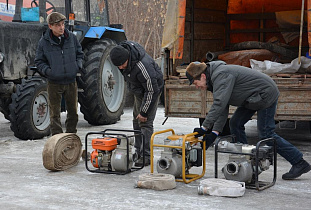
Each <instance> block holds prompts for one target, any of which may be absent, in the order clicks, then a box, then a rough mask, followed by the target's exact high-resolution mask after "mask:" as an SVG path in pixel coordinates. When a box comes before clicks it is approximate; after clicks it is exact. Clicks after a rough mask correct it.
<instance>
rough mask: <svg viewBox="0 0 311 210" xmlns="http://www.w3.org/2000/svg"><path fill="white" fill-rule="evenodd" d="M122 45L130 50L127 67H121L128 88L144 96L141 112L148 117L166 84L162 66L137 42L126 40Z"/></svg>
mask: <svg viewBox="0 0 311 210" xmlns="http://www.w3.org/2000/svg"><path fill="white" fill-rule="evenodd" d="M120 45H121V46H122V47H124V48H126V49H127V50H128V51H129V52H130V58H129V63H128V66H127V68H126V69H124V70H122V69H120V71H121V73H122V74H123V76H124V79H125V80H126V81H127V84H128V88H129V90H130V91H131V92H133V93H134V94H136V95H140V96H144V99H143V102H142V107H141V111H140V114H141V116H143V117H147V116H148V114H149V113H150V111H151V109H150V108H151V107H153V104H154V103H156V102H157V98H158V96H159V95H160V94H161V90H162V88H163V85H164V81H163V74H162V71H161V69H160V67H159V66H158V65H157V64H156V63H155V61H154V60H153V59H152V58H151V57H150V56H149V55H148V54H147V53H146V51H145V49H144V48H143V47H142V46H141V45H139V44H138V43H136V42H132V41H124V42H121V43H120Z"/></svg>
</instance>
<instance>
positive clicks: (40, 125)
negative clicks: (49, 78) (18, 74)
mask: <svg viewBox="0 0 311 210" xmlns="http://www.w3.org/2000/svg"><path fill="white" fill-rule="evenodd" d="M11 98H12V103H11V104H10V106H9V109H10V120H11V130H12V131H13V132H14V136H15V137H17V138H19V139H23V140H27V139H41V138H43V137H44V136H48V135H50V127H49V125H50V113H49V106H48V94H47V83H46V81H45V79H43V78H41V77H32V78H31V79H22V83H21V84H19V85H17V86H16V92H15V93H13V94H12V97H11Z"/></svg>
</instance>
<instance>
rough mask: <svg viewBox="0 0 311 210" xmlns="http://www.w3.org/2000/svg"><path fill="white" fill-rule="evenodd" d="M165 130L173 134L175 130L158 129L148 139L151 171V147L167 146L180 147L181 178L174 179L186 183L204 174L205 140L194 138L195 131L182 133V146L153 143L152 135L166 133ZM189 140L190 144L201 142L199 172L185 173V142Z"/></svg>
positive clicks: (151, 168) (151, 167)
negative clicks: (200, 170) (200, 171)
mask: <svg viewBox="0 0 311 210" xmlns="http://www.w3.org/2000/svg"><path fill="white" fill-rule="evenodd" d="M167 132H172V135H175V132H174V130H173V129H166V130H163V131H158V132H155V133H153V134H152V136H151V139H150V170H151V173H153V148H154V147H167V148H176V149H182V179H178V178H176V179H175V180H176V181H177V182H184V183H186V184H188V183H190V182H192V181H194V180H197V179H200V178H202V177H203V176H204V174H205V167H206V166H205V158H206V151H205V141H202V140H199V139H198V138H195V137H194V135H196V134H197V133H189V134H186V135H183V144H182V146H170V145H164V144H153V140H154V137H155V136H156V135H158V134H161V133H167ZM192 136H193V138H190V139H189V140H187V138H188V137H192ZM186 142H190V144H191V145H192V144H195V143H198V142H203V170H202V173H201V174H186V146H185V143H186Z"/></svg>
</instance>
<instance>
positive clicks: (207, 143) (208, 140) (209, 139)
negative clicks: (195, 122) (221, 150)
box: [202, 132, 218, 149]
mask: <svg viewBox="0 0 311 210" xmlns="http://www.w3.org/2000/svg"><path fill="white" fill-rule="evenodd" d="M217 136H218V135H217V134H216V133H213V132H211V133H210V134H206V135H205V136H204V137H203V141H205V149H208V148H209V147H210V146H211V145H212V144H213V143H214V141H215V139H216V138H217ZM202 147H203V144H202Z"/></svg>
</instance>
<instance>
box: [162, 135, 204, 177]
mask: <svg viewBox="0 0 311 210" xmlns="http://www.w3.org/2000/svg"><path fill="white" fill-rule="evenodd" d="M164 145H167V146H180V147H181V146H182V145H183V139H182V138H180V139H177V140H171V139H169V138H167V139H165V140H164ZM193 166H196V167H200V166H202V148H201V146H200V145H198V144H193V145H191V143H190V142H185V169H184V170H185V174H189V170H190V168H191V167H193ZM182 170H183V167H182V149H180V148H172V147H165V148H164V150H163V151H161V158H160V159H159V160H158V162H157V172H158V173H165V174H172V175H174V176H175V177H178V178H180V177H182V172H183V171H182Z"/></svg>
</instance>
